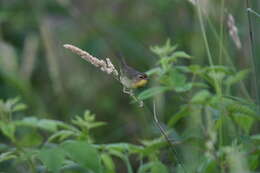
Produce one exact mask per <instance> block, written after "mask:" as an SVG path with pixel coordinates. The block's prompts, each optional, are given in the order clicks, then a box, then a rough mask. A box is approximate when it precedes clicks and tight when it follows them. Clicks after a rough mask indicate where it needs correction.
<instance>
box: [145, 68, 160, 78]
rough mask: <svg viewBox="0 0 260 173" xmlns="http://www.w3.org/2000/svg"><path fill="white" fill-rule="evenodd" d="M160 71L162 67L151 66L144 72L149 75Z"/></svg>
mask: <svg viewBox="0 0 260 173" xmlns="http://www.w3.org/2000/svg"><path fill="white" fill-rule="evenodd" d="M161 72H162V69H161V68H160V67H156V68H152V69H151V70H149V71H147V72H145V73H146V74H147V75H148V76H151V75H153V74H160V73H161Z"/></svg>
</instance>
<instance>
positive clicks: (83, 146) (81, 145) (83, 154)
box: [61, 141, 101, 173]
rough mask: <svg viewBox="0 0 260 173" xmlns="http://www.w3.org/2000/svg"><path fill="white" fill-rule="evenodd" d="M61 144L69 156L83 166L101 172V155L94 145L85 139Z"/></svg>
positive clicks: (97, 172)
mask: <svg viewBox="0 0 260 173" xmlns="http://www.w3.org/2000/svg"><path fill="white" fill-rule="evenodd" d="M61 146H62V148H63V149H64V150H65V151H66V153H67V154H68V156H69V157H70V158H71V159H72V160H74V161H75V162H77V163H79V164H80V165H81V166H82V167H83V168H86V169H90V170H92V171H93V172H95V173H100V172H101V160H100V156H99V154H98V152H97V150H96V148H94V147H93V146H92V145H90V144H88V143H86V142H83V141H68V142H65V143H63V144H62V145H61Z"/></svg>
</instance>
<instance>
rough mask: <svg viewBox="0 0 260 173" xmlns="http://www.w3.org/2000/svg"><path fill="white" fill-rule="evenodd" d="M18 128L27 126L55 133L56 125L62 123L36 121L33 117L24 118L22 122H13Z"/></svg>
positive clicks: (44, 120)
mask: <svg viewBox="0 0 260 173" xmlns="http://www.w3.org/2000/svg"><path fill="white" fill-rule="evenodd" d="M15 123H16V124H17V125H19V126H28V127H35V128H41V129H44V130H47V131H52V132H54V131H57V128H58V125H60V124H61V123H62V122H60V121H56V120H48V119H37V118H35V117H26V118H24V119H22V120H19V121H16V122H15Z"/></svg>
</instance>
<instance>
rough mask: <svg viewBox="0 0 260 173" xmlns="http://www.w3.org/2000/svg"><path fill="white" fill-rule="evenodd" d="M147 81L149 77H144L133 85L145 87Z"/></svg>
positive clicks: (134, 86)
mask: <svg viewBox="0 0 260 173" xmlns="http://www.w3.org/2000/svg"><path fill="white" fill-rule="evenodd" d="M146 83H147V79H142V80H139V81H137V82H135V83H133V85H132V87H133V88H139V87H143V86H145V84H146Z"/></svg>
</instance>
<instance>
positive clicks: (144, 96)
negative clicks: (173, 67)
mask: <svg viewBox="0 0 260 173" xmlns="http://www.w3.org/2000/svg"><path fill="white" fill-rule="evenodd" d="M167 90H168V87H153V88H149V89H147V90H145V91H143V92H141V93H140V94H139V95H138V99H139V100H145V99H148V98H150V97H153V96H155V95H157V94H160V93H163V92H165V91H167Z"/></svg>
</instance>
